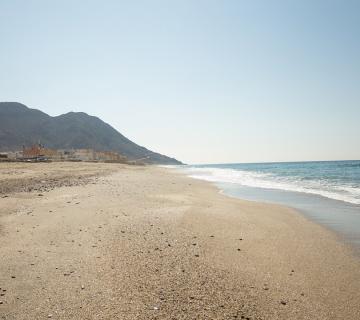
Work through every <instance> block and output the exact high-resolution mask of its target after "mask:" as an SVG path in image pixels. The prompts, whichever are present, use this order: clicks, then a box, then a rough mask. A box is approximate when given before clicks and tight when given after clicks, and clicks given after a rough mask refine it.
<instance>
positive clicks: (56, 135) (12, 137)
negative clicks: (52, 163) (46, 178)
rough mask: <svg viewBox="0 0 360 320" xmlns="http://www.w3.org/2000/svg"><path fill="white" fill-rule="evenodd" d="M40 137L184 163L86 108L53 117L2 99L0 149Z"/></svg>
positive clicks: (50, 143)
mask: <svg viewBox="0 0 360 320" xmlns="http://www.w3.org/2000/svg"><path fill="white" fill-rule="evenodd" d="M38 141H41V143H42V144H44V145H45V146H46V147H48V148H53V149H70V148H73V149H94V150H96V151H116V152H119V153H120V154H122V155H124V156H126V157H127V158H128V159H129V160H135V159H140V158H141V159H143V158H144V162H146V163H151V164H181V162H180V161H178V160H176V159H174V158H171V157H168V156H165V155H162V154H160V153H157V152H153V151H151V150H148V149H147V148H145V147H143V146H140V145H138V144H136V143H134V142H132V141H131V140H130V139H128V138H127V137H125V136H124V135H122V134H121V133H120V132H118V131H117V130H116V129H115V128H113V127H112V126H111V125H110V124H108V123H106V122H104V121H103V120H101V119H100V118H98V117H96V116H92V115H89V114H87V113H85V112H74V111H70V112H68V113H65V114H61V115H58V116H54V117H52V116H50V115H48V114H46V113H44V112H43V111H41V110H38V109H32V108H29V107H27V106H26V105H24V104H22V103H19V102H0V151H14V150H20V149H21V148H22V146H23V145H31V144H34V143H37V142H38Z"/></svg>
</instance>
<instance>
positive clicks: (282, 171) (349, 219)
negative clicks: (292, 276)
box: [178, 160, 360, 253]
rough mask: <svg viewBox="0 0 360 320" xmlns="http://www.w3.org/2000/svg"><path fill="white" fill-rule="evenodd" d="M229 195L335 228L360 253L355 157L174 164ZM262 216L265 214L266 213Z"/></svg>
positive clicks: (359, 165)
mask: <svg viewBox="0 0 360 320" xmlns="http://www.w3.org/2000/svg"><path fill="white" fill-rule="evenodd" d="M178 168H179V169H180V170H182V171H183V172H185V173H186V174H187V175H188V176H190V177H192V178H196V179H201V180H206V181H211V182H213V183H215V184H216V185H217V186H218V187H219V189H220V190H221V192H223V193H224V194H226V195H228V196H232V197H237V198H241V199H246V200H252V201H261V202H269V203H277V204H282V205H286V206H288V207H292V208H295V209H297V210H298V211H300V212H301V213H302V214H303V215H305V216H306V217H307V218H309V219H310V220H313V221H315V222H317V223H320V224H322V225H323V226H325V227H327V228H329V229H331V230H333V231H335V232H336V233H337V234H338V236H339V237H341V238H342V240H344V241H345V242H347V243H349V244H351V245H352V246H353V247H354V248H355V249H356V251H357V252H358V253H359V249H360V160H351V161H350V160H349V161H316V162H278V163H233V164H211V165H186V166H178ZM265 214H266V213H265Z"/></svg>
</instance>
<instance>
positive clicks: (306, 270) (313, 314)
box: [0, 163, 360, 320]
mask: <svg viewBox="0 0 360 320" xmlns="http://www.w3.org/2000/svg"><path fill="white" fill-rule="evenodd" d="M0 257H1V259H0V319H8V320H9V319H16V320H20V319H49V318H51V319H124V320H127V319H129V320H134V319H144V320H145V319H158V320H160V319H169V320H170V319H171V320H175V319H179V320H180V319H224V320H225V319H288V320H289V319H291V320H292V319H360V262H359V259H358V258H357V257H355V256H354V254H353V253H352V251H351V249H349V248H348V247H347V246H346V245H344V244H342V243H341V242H340V241H339V240H338V239H337V238H336V236H335V235H334V234H333V233H331V232H329V231H327V230H326V229H324V228H323V227H322V226H319V225H317V224H315V223H312V222H310V221H308V220H307V219H305V218H304V217H303V216H302V215H300V214H299V213H297V212H296V211H294V210H292V209H289V208H285V207H281V206H278V205H270V204H262V203H256V202H249V201H243V200H238V199H233V198H229V197H226V196H224V195H222V194H220V193H219V190H218V189H217V188H216V187H215V186H213V185H211V184H210V183H206V182H203V181H198V180H193V179H190V178H188V177H185V176H184V175H182V174H180V173H178V172H175V171H174V170H170V169H165V168H159V167H151V166H127V165H118V164H96V163H38V164H32V163H28V164H26V163H13V164H12V163H1V164H0Z"/></svg>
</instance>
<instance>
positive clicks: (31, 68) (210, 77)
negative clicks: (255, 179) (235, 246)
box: [0, 0, 360, 163]
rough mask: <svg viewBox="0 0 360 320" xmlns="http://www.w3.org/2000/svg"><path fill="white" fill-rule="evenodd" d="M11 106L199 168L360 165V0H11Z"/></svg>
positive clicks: (2, 34) (0, 49) (0, 18)
mask: <svg viewBox="0 0 360 320" xmlns="http://www.w3.org/2000/svg"><path fill="white" fill-rule="evenodd" d="M0 101H18V102H21V103H24V104H25V105H27V106H29V107H31V108H36V109H40V110H42V111H44V112H46V113H48V114H50V115H52V116H55V115H59V114H62V113H66V112H69V111H83V112H86V113H88V114H91V115H95V116H97V117H99V118H101V119H102V120H104V121H105V122H107V123H109V124H110V125H112V126H113V127H114V128H116V129H117V130H118V131H120V132H121V133H122V134H124V135H125V136H127V137H128V138H129V139H131V140H132V141H134V142H136V143H138V144H140V145H143V146H145V147H147V148H149V149H151V150H153V151H157V152H160V153H163V154H166V155H169V156H172V157H176V158H177V159H179V160H181V161H183V162H186V163H226V162H232V163H234V162H270V161H301V160H340V159H360V1H351V0H348V1H346V0H338V1H334V0H302V1H295V0H294V1H291V0H287V1H285V0H283V1H280V0H279V1H277V0H274V1H269V0H263V1H258V0H251V1H250V0H249V1H244V0H234V1H230V0H223V1H220V0H216V1H215V0H206V1H205V0H177V1H176V0H174V1H170V0H164V1H158V0H152V1H137V0H132V1H120V0H107V1H106V0H105V1H100V0H99V1H91V0H87V1H80V0H79V1H73V0H71V1H69V0H61V1H60V0H59V1H48V0H43V1H40V0H39V1H32V0H24V1H19V0H0Z"/></svg>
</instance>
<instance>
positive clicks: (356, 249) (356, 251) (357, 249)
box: [208, 182, 360, 259]
mask: <svg viewBox="0 0 360 320" xmlns="http://www.w3.org/2000/svg"><path fill="white" fill-rule="evenodd" d="M208 183H210V184H212V185H214V186H215V187H216V188H218V190H219V193H220V194H221V195H223V196H225V197H229V198H233V199H238V200H241V201H248V202H254V203H259V204H263V205H268V204H269V205H275V206H280V207H283V208H287V209H289V210H292V211H293V212H294V214H296V215H300V216H301V217H302V218H304V219H305V220H306V221H308V222H309V223H314V224H316V225H317V226H319V227H321V228H322V229H323V230H324V231H325V232H328V233H330V234H331V235H332V236H333V237H334V238H335V239H336V241H338V242H340V243H341V244H342V245H344V246H345V247H346V248H347V250H349V251H351V254H352V255H354V256H355V257H356V258H359V259H360V245H357V244H354V243H351V242H350V241H349V240H348V239H347V237H346V236H345V234H342V233H341V232H339V231H336V230H335V229H332V228H330V227H329V226H328V225H327V224H326V223H322V222H319V221H318V220H316V219H315V218H313V217H311V216H310V215H309V214H307V213H306V211H304V210H302V209H299V208H296V207H294V206H291V205H286V204H282V203H276V202H271V201H261V200H250V199H244V198H241V197H238V196H235V195H231V194H227V193H226V191H225V190H223V189H221V188H220V187H219V186H217V185H216V183H212V182H208Z"/></svg>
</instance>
